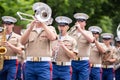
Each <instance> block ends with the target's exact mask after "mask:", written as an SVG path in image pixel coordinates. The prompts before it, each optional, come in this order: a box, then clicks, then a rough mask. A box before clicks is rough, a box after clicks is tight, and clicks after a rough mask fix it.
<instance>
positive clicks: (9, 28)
mask: <svg viewBox="0 0 120 80" xmlns="http://www.w3.org/2000/svg"><path fill="white" fill-rule="evenodd" d="M3 26H4V27H6V28H7V30H11V29H12V28H13V27H14V24H13V23H4V24H3Z"/></svg>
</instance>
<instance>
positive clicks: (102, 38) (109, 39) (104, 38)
mask: <svg viewBox="0 0 120 80" xmlns="http://www.w3.org/2000/svg"><path fill="white" fill-rule="evenodd" d="M102 39H103V40H110V39H111V38H102Z"/></svg>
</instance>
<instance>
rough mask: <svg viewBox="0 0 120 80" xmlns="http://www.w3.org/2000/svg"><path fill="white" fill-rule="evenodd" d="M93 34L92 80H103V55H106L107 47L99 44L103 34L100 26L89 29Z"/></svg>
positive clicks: (91, 53) (91, 50) (91, 51)
mask: <svg viewBox="0 0 120 80" xmlns="http://www.w3.org/2000/svg"><path fill="white" fill-rule="evenodd" d="M88 30H89V31H91V32H92V33H93V36H94V37H95V41H94V43H92V44H91V49H90V66H91V71H90V80H101V76H102V74H101V73H102V69H101V67H102V59H101V57H102V54H103V53H105V49H106V46H105V44H103V43H100V42H99V36H100V33H101V32H102V29H101V28H100V27H98V26H91V27H89V29H88Z"/></svg>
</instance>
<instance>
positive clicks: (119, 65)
mask: <svg viewBox="0 0 120 80" xmlns="http://www.w3.org/2000/svg"><path fill="white" fill-rule="evenodd" d="M115 44H116V46H115V48H116V55H117V61H116V62H115V65H114V69H115V79H116V80H120V39H119V38H118V37H116V38H115Z"/></svg>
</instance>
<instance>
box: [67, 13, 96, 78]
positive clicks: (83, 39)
mask: <svg viewBox="0 0 120 80" xmlns="http://www.w3.org/2000/svg"><path fill="white" fill-rule="evenodd" d="M74 18H75V19H76V20H77V21H76V23H75V26H74V27H75V28H74V29H75V30H70V31H69V35H70V36H72V37H74V38H75V39H76V41H77V47H78V54H77V58H76V59H75V60H72V70H73V72H72V80H88V79H89V71H90V70H89V67H90V66H89V55H90V44H91V43H92V42H93V41H94V37H93V35H92V32H90V31H87V30H85V26H86V21H87V19H88V18H89V16H88V15H87V14H85V13H76V14H74Z"/></svg>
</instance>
